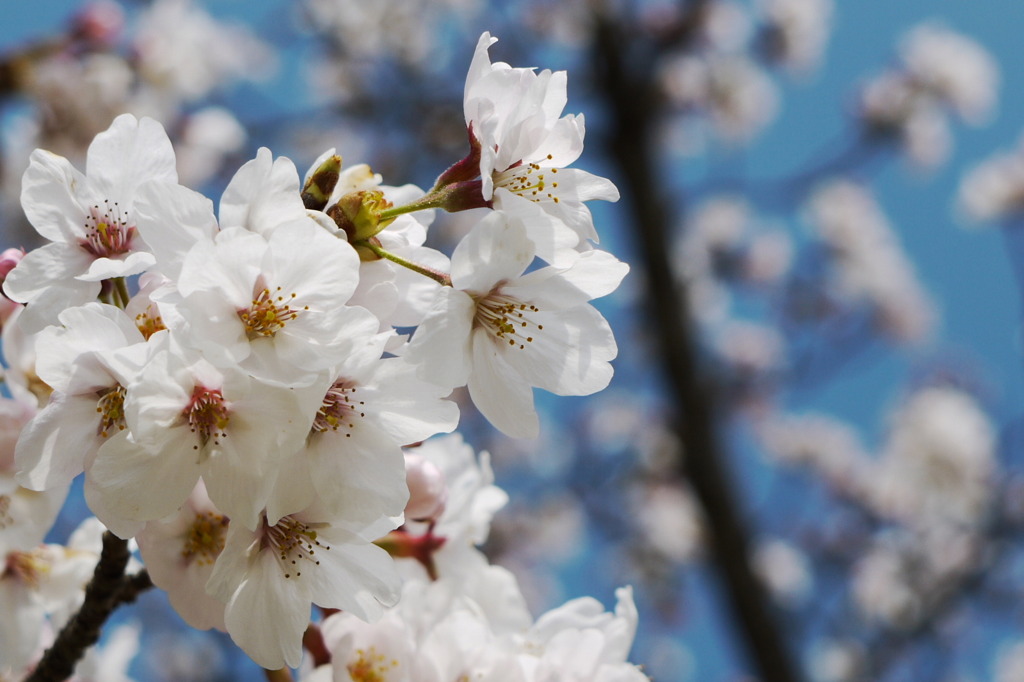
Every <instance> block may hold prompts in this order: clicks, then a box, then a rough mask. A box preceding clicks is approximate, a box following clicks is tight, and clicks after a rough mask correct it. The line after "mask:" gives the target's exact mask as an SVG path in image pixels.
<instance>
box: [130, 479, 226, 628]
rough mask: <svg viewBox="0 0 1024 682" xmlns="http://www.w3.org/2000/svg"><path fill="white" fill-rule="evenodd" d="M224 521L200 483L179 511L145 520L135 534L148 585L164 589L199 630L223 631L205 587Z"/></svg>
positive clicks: (217, 604)
mask: <svg viewBox="0 0 1024 682" xmlns="http://www.w3.org/2000/svg"><path fill="white" fill-rule="evenodd" d="M229 522H230V521H229V519H228V518H227V517H226V516H225V515H224V514H222V513H221V512H220V510H218V509H217V508H216V507H215V506H214V505H213V503H212V502H211V501H210V497H209V496H208V495H207V494H206V486H205V485H204V484H203V481H202V480H201V479H200V481H199V483H198V484H197V485H196V487H195V489H194V490H193V491H192V494H191V495H189V497H188V499H187V500H186V501H185V503H184V504H182V505H181V508H180V509H178V511H176V512H175V513H174V514H172V515H171V516H168V517H166V518H164V519H160V520H156V521H150V522H149V523H147V524H146V526H145V527H144V528H143V529H142V530H141V531H140V532H139V533H138V535H137V536H136V540H137V542H138V543H139V552H140V553H141V555H142V560H143V562H145V564H146V568H147V569H148V570H149V574H150V576H151V577H152V578H153V584H155V585H157V586H158V587H160V588H161V589H162V590H164V591H166V592H167V596H168V598H169V599H170V601H171V606H173V607H174V610H175V611H177V612H178V615H180V616H181V617H182V618H183V619H184V620H185V622H186V623H188V624H189V625H191V626H192V627H194V628H197V629H199V630H208V629H210V628H217V629H218V630H224V629H225V626H224V606H225V605H224V603H223V602H221V601H219V600H217V599H215V598H214V597H212V596H210V595H209V594H207V593H206V589H205V587H206V583H207V582H208V581H209V579H210V576H211V575H213V565H214V562H215V561H216V560H217V557H219V556H220V553H221V551H222V550H223V549H224V543H225V541H226V539H227V532H228V524H229Z"/></svg>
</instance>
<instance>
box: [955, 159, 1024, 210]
mask: <svg viewBox="0 0 1024 682" xmlns="http://www.w3.org/2000/svg"><path fill="white" fill-rule="evenodd" d="M957 200H958V203H959V207H960V208H961V210H962V211H963V213H964V214H965V217H967V218H968V219H970V220H971V221H974V222H979V223H980V222H988V221H1001V220H1005V221H1012V220H1014V219H1016V218H1018V217H1019V215H1020V213H1021V211H1022V210H1024V143H1022V142H1018V143H1017V146H1016V148H1015V149H1013V150H1011V151H1008V152H1000V153H998V154H996V155H994V156H992V157H989V158H987V159H985V160H984V161H982V162H980V163H979V164H977V165H976V166H975V167H974V168H972V169H971V170H969V171H968V172H967V173H966V174H965V175H964V177H963V179H962V180H961V181H960V189H959V195H958V197H957Z"/></svg>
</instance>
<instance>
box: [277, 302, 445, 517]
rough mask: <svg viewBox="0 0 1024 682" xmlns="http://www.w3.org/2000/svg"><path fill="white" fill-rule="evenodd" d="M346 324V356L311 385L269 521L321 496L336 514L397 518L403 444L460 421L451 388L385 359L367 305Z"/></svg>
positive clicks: (401, 502) (403, 494) (404, 494)
mask: <svg viewBox="0 0 1024 682" xmlns="http://www.w3.org/2000/svg"><path fill="white" fill-rule="evenodd" d="M353 310H354V311H358V312H359V313H361V314H360V315H352V316H350V317H349V319H348V320H347V321H346V323H345V340H344V343H343V345H342V350H343V353H342V355H343V356H344V359H343V360H342V361H341V362H339V363H338V364H337V365H335V366H334V367H333V368H331V369H330V370H329V371H328V372H326V373H324V374H323V375H322V377H321V379H320V380H319V381H318V382H316V383H315V384H314V385H313V386H311V387H310V388H309V389H308V392H309V394H310V395H316V396H319V397H320V399H318V400H317V401H315V404H314V405H311V406H310V405H308V404H307V409H308V410H309V411H310V415H311V416H310V421H311V422H312V425H311V427H310V429H309V433H308V435H307V436H306V438H305V440H304V441H303V444H302V447H301V448H298V449H296V450H295V451H294V453H293V454H291V456H289V457H288V458H287V459H286V460H285V461H283V462H282V465H281V467H280V470H279V471H280V473H279V477H278V480H277V482H276V483H275V487H274V492H273V495H272V497H271V499H270V500H269V501H268V503H267V510H266V514H267V517H268V519H269V521H270V522H271V523H275V522H276V521H277V520H278V519H279V518H280V517H281V516H284V515H285V514H289V513H292V512H296V511H300V510H302V509H304V508H305V507H308V506H309V505H310V504H311V503H312V502H313V501H314V500H316V499H319V500H320V502H321V504H322V506H323V507H324V509H325V511H326V512H327V513H329V514H330V515H331V516H332V517H333V518H337V519H345V520H346V521H356V520H358V521H367V522H369V521H372V520H373V519H375V518H377V517H378V516H399V515H401V513H402V509H403V507H404V506H405V504H406V501H407V499H408V495H409V492H408V489H407V487H406V477H405V466H404V461H403V458H402V451H401V445H403V444H405V443H415V442H419V441H422V440H424V439H426V438H429V437H430V436H433V435H434V434H437V433H441V432H447V431H451V430H452V429H453V428H455V424H456V422H457V421H458V408H457V407H456V405H455V403H453V402H450V401H447V400H443V399H442V398H443V397H444V394H445V393H446V392H447V391H445V390H443V389H441V388H439V387H438V386H436V385H434V384H431V383H428V382H425V381H423V380H422V379H420V378H418V377H417V376H416V367H414V366H413V365H411V364H410V363H408V362H407V361H406V360H404V359H402V358H388V359H382V357H381V356H382V354H383V352H384V348H385V344H386V342H387V340H388V338H389V337H390V335H389V334H378V333H377V331H376V329H377V321H376V320H375V319H374V317H373V316H372V315H370V314H369V313H366V312H365V311H362V310H361V309H358V308H357V309H353Z"/></svg>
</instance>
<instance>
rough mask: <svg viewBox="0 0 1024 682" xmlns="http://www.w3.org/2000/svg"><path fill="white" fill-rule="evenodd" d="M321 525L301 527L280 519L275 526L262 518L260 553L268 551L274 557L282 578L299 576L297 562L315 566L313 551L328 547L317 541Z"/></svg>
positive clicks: (299, 522)
mask: <svg viewBox="0 0 1024 682" xmlns="http://www.w3.org/2000/svg"><path fill="white" fill-rule="evenodd" d="M320 525H322V524H305V523H303V522H301V521H299V520H297V519H295V518H293V517H291V516H285V517H282V518H281V520H280V521H278V522H277V523H276V524H275V525H273V526H271V525H269V524H268V523H267V519H266V517H263V534H262V537H261V538H260V549H272V550H273V551H274V552H276V553H277V559H278V563H279V564H280V566H281V570H282V571H283V572H284V577H285V578H291V577H292V576H294V577H296V578H298V577H299V576H301V575H302V569H301V566H299V562H300V561H307V562H309V563H310V564H311V565H313V566H319V565H320V560H319V559H317V558H316V550H317V549H321V550H324V551H330V549H331V546H330V545H328V544H325V543H321V542H320V541H319V540H318V539H317V532H316V528H317V527H319V526H320Z"/></svg>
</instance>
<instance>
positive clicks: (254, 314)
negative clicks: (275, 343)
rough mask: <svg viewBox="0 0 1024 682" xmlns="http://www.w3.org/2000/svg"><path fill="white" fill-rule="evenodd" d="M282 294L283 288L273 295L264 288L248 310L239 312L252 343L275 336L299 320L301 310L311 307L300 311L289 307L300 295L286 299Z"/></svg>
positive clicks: (294, 294)
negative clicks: (295, 320)
mask: <svg viewBox="0 0 1024 682" xmlns="http://www.w3.org/2000/svg"><path fill="white" fill-rule="evenodd" d="M280 292H281V287H277V289H276V290H275V291H274V293H273V294H272V293H271V292H270V289H268V288H266V287H263V288H261V289H260V290H259V291H258V292H257V293H256V296H255V297H253V299H252V304H251V305H250V306H249V307H248V308H246V309H244V310H239V311H238V317H239V318H241V320H242V323H243V324H244V325H245V333H246V336H248V337H249V340H250V341H251V340H253V339H257V338H259V337H261V336H263V337H266V336H274V335H275V334H277V333H278V332H279V331H281V330H282V329H284V327H285V325H286V324H288V323H289V322H291V321H292V320H294V319H295V318H297V317H298V316H299V311H300V310H309V306H303V307H302V308H301V309H299V308H292V307H290V306H289V305H288V303H289V302H291V301H292V300H294V299H295V298H296V297H297V296H298V294H296V293H294V292H292V293H291V294H290V295H289V296H288V298H287V299H286V298H285V296H284V295H282V294H281V293H280Z"/></svg>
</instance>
